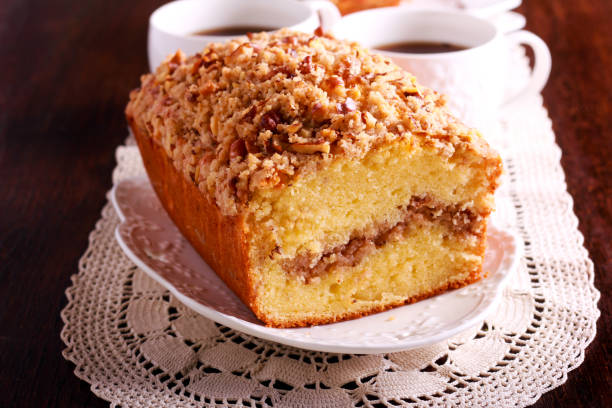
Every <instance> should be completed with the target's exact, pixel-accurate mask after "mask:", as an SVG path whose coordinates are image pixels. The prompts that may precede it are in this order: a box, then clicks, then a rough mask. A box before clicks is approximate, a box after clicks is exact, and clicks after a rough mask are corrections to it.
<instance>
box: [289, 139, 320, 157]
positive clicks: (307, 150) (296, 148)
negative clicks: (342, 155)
mask: <svg viewBox="0 0 612 408" xmlns="http://www.w3.org/2000/svg"><path fill="white" fill-rule="evenodd" d="M289 150H290V151H292V152H295V153H303V154H314V153H319V152H320V153H329V143H327V142H320V143H294V144H292V145H289Z"/></svg>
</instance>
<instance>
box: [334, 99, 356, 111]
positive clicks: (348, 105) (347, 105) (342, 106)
mask: <svg viewBox="0 0 612 408" xmlns="http://www.w3.org/2000/svg"><path fill="white" fill-rule="evenodd" d="M336 109H338V113H349V112H354V111H355V110H357V104H356V103H355V101H354V100H353V99H352V98H346V100H345V101H344V102H342V103H338V104H336Z"/></svg>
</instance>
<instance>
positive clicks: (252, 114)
mask: <svg viewBox="0 0 612 408" xmlns="http://www.w3.org/2000/svg"><path fill="white" fill-rule="evenodd" d="M256 113H257V107H256V106H255V105H253V106H251V109H249V110H248V111H247V112H246V113H245V114H244V115H242V119H241V120H243V121H247V122H251V121H252V120H253V118H254V117H255V114H256Z"/></svg>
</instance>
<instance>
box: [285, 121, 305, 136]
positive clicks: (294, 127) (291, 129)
mask: <svg viewBox="0 0 612 408" xmlns="http://www.w3.org/2000/svg"><path fill="white" fill-rule="evenodd" d="M301 128H302V124H301V123H300V122H293V123H292V124H290V125H289V126H287V127H286V128H285V130H286V131H287V133H289V134H293V133H297V132H298V131H299V130H300V129H301Z"/></svg>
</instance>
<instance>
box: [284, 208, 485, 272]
mask: <svg viewBox="0 0 612 408" xmlns="http://www.w3.org/2000/svg"><path fill="white" fill-rule="evenodd" d="M481 219H482V217H481V216H480V215H477V214H475V213H474V212H472V211H471V210H468V209H461V208H460V206H459V205H456V204H454V205H444V204H442V203H439V202H436V201H435V200H433V199H431V198H430V197H429V196H415V197H412V199H411V200H410V203H409V204H408V205H406V206H405V207H404V209H403V215H402V218H401V220H400V221H399V222H397V223H395V224H393V225H390V224H389V223H381V224H380V225H378V226H377V227H376V228H373V229H371V230H370V231H368V232H366V233H364V234H362V235H361V236H357V237H353V238H351V239H350V240H349V241H348V242H347V243H346V244H343V245H338V246H336V247H334V248H331V249H329V250H327V251H325V252H324V253H323V254H322V255H321V254H312V253H307V254H303V255H298V256H296V257H295V258H293V259H290V260H286V261H284V262H283V264H282V266H283V269H284V270H285V272H287V273H288V274H290V275H293V276H296V277H300V278H303V279H304V280H305V281H306V283H308V282H309V281H310V280H311V279H312V278H314V277H317V276H321V275H323V274H325V273H326V272H327V271H328V270H329V269H331V268H332V267H338V266H348V267H351V266H355V265H357V264H358V263H359V262H361V260H362V259H363V258H365V257H366V256H368V255H369V254H371V253H372V252H374V251H375V250H376V249H377V248H380V247H382V246H384V245H386V244H387V243H388V242H392V241H398V240H401V239H402V238H403V237H404V235H405V233H406V232H407V231H409V230H410V229H411V228H414V227H416V226H419V225H423V224H425V223H430V222H436V223H441V224H444V225H446V226H447V227H448V228H449V230H450V231H451V232H452V233H453V234H457V235H459V234H476V235H477V234H479V233H480V225H481V223H480V221H481Z"/></svg>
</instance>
